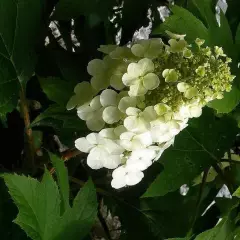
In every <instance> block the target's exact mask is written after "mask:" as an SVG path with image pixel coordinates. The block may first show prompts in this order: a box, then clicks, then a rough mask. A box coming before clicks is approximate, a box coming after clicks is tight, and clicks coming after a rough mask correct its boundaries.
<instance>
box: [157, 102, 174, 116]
mask: <svg viewBox="0 0 240 240" xmlns="http://www.w3.org/2000/svg"><path fill="white" fill-rule="evenodd" d="M154 110H155V111H156V113H157V115H159V116H161V115H163V114H165V113H167V112H168V111H169V110H170V107H169V106H168V105H166V104H164V103H158V104H157V105H155V106H154Z"/></svg>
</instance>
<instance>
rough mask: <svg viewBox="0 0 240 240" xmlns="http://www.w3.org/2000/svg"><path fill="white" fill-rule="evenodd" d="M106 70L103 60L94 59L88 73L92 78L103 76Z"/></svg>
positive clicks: (89, 65)
mask: <svg viewBox="0 0 240 240" xmlns="http://www.w3.org/2000/svg"><path fill="white" fill-rule="evenodd" d="M105 70H106V67H105V64H104V62H103V60H101V59H93V60H92V61H90V62H89V63H88V66H87V71H88V73H89V74H90V75H92V76H96V75H99V74H102V73H103V72H104V71H105Z"/></svg>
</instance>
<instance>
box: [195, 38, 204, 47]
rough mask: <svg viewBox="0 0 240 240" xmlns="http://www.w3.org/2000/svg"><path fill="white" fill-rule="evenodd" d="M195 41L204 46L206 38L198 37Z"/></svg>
mask: <svg viewBox="0 0 240 240" xmlns="http://www.w3.org/2000/svg"><path fill="white" fill-rule="evenodd" d="M195 43H196V44H197V45H198V46H199V47H200V46H202V45H203V44H204V43H205V40H204V39H200V38H197V39H196V40H195Z"/></svg>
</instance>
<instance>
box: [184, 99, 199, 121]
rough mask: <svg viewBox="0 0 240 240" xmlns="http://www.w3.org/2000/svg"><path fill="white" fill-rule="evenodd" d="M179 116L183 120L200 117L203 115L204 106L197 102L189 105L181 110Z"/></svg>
mask: <svg viewBox="0 0 240 240" xmlns="http://www.w3.org/2000/svg"><path fill="white" fill-rule="evenodd" d="M179 114H180V115H181V116H182V117H183V118H193V117H195V118H197V117H200V116H201V115H202V106H201V105H200V104H198V103H197V102H196V103H192V104H189V105H185V106H181V107H180V110H179Z"/></svg>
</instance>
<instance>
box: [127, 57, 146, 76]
mask: <svg viewBox="0 0 240 240" xmlns="http://www.w3.org/2000/svg"><path fill="white" fill-rule="evenodd" d="M140 61H141V60H140ZM141 67H142V66H141V65H140V64H139V62H138V63H130V64H129V65H128V68H127V72H128V75H129V76H130V77H132V78H133V77H135V78H138V77H140V76H141V75H142V72H143V71H142V69H141Z"/></svg>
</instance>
